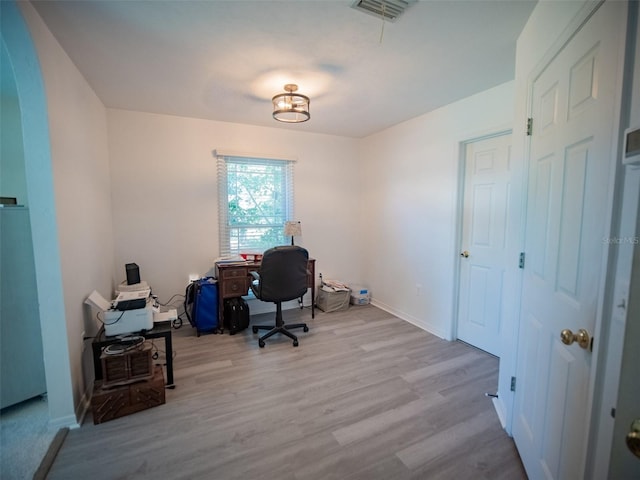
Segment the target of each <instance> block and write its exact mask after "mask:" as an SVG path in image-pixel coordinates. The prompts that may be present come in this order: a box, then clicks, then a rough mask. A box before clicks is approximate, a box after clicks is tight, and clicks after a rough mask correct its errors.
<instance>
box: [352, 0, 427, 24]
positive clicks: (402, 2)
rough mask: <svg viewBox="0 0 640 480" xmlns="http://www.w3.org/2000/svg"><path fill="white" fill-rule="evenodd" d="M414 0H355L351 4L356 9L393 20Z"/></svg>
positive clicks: (414, 0)
mask: <svg viewBox="0 0 640 480" xmlns="http://www.w3.org/2000/svg"><path fill="white" fill-rule="evenodd" d="M415 2H416V0H356V2H355V3H354V4H353V5H352V7H353V8H355V9H356V10H360V11H362V12H365V13H368V14H370V15H375V16H376V17H378V18H384V19H385V20H389V21H390V22H395V21H396V19H397V18H398V17H399V16H400V15H402V12H404V11H405V10H406V9H407V8H408V7H409V6H410V5H411V4H412V3H415Z"/></svg>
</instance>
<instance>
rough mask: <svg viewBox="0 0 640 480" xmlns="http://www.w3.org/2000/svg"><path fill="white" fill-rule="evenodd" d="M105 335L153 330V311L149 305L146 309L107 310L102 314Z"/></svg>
mask: <svg viewBox="0 0 640 480" xmlns="http://www.w3.org/2000/svg"><path fill="white" fill-rule="evenodd" d="M102 321H103V323H104V333H105V334H106V335H107V336H108V337H112V336H114V335H122V334H123V333H133V332H139V331H140V330H151V329H152V328H153V310H152V308H151V304H149V303H147V306H146V307H144V308H136V309H134V310H122V311H121V310H107V311H105V312H102Z"/></svg>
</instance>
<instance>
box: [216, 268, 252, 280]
mask: <svg viewBox="0 0 640 480" xmlns="http://www.w3.org/2000/svg"><path fill="white" fill-rule="evenodd" d="M248 274H249V272H248V270H247V269H246V268H228V269H227V268H225V269H224V270H221V271H220V275H221V277H222V278H223V279H229V278H245V277H246V276H247V275H248Z"/></svg>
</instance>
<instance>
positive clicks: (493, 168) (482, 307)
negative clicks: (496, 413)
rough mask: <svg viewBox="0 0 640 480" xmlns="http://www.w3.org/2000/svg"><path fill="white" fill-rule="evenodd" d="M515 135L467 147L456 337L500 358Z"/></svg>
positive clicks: (478, 142)
mask: <svg viewBox="0 0 640 480" xmlns="http://www.w3.org/2000/svg"><path fill="white" fill-rule="evenodd" d="M510 152H511V135H501V136H497V137H491V138H486V139H483V140H479V141H476V142H471V143H468V144H467V145H466V152H465V176H464V199H463V216H462V242H461V249H460V282H459V285H460V293H459V296H458V334H457V336H458V339H460V340H462V341H464V342H466V343H469V344H471V345H473V346H475V347H478V348H481V349H482V350H485V351H486V352H489V353H491V354H493V355H496V356H500V345H499V332H500V323H501V321H502V318H501V313H502V302H503V295H502V291H503V282H504V272H505V262H506V255H505V253H506V238H507V235H506V228H507V211H508V207H509V201H510V198H509V192H510V185H511V161H510V160H511V155H510Z"/></svg>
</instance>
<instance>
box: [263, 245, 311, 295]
mask: <svg viewBox="0 0 640 480" xmlns="http://www.w3.org/2000/svg"><path fill="white" fill-rule="evenodd" d="M308 260H309V252H307V250H306V249H304V248H302V247H299V246H297V245H285V246H280V247H273V248H270V249H269V250H267V251H266V252H264V254H263V256H262V263H261V265H260V270H259V273H260V287H259V292H258V293H259V298H260V299H261V300H263V301H267V302H286V301H289V300H294V299H296V298H300V297H301V296H302V295H304V294H305V293H306V292H307V263H308Z"/></svg>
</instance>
